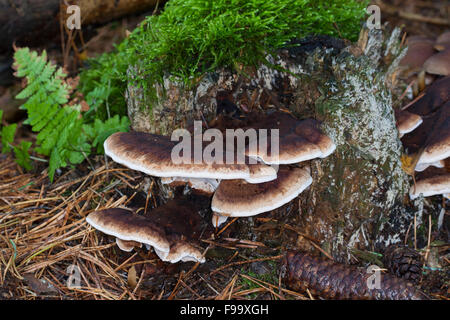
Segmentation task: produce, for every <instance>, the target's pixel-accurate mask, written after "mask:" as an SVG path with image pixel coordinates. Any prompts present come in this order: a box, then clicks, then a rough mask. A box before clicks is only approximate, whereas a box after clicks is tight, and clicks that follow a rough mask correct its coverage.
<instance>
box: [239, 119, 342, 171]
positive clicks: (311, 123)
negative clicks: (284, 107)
mask: <svg viewBox="0 0 450 320" xmlns="http://www.w3.org/2000/svg"><path fill="white" fill-rule="evenodd" d="M249 128H252V129H256V130H261V129H267V130H268V131H270V130H273V129H278V130H279V154H278V157H279V159H277V158H276V156H275V157H273V155H272V153H271V152H272V141H271V139H270V138H267V139H266V140H265V142H266V143H267V146H268V148H267V151H268V152H265V151H264V150H261V149H260V148H258V150H255V149H251V148H249V147H247V151H246V154H247V155H248V156H249V157H255V158H259V159H261V160H262V161H264V162H265V163H270V164H292V163H299V162H302V161H307V160H311V159H314V158H325V157H327V156H329V155H330V154H331V153H332V152H333V151H334V150H335V148H336V146H335V145H334V143H333V141H332V140H331V139H330V138H329V137H327V136H326V135H325V134H323V133H322V131H321V129H320V122H319V121H317V120H314V119H305V120H297V119H296V118H294V117H293V116H292V115H291V114H289V113H286V112H280V111H278V112H273V113H270V114H267V115H264V116H260V117H259V118H257V119H256V120H255V121H251V122H250V123H249V125H248V126H247V127H245V128H244V129H249ZM268 135H269V133H268ZM259 138H260V140H264V139H261V137H259Z"/></svg>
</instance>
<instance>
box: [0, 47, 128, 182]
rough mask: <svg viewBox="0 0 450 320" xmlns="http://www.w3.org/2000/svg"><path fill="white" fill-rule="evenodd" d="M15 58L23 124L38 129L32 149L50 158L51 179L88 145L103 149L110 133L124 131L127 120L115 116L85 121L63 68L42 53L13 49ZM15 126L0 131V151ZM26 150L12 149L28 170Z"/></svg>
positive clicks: (81, 156) (22, 146) (82, 157)
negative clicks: (23, 82) (24, 116)
mask: <svg viewBox="0 0 450 320" xmlns="http://www.w3.org/2000/svg"><path fill="white" fill-rule="evenodd" d="M14 60H15V62H14V65H13V66H14V68H15V69H16V70H17V72H16V76H17V77H21V78H22V77H24V78H25V79H26V83H27V85H26V87H25V88H24V89H23V90H22V91H21V92H20V93H19V94H18V95H17V96H16V98H18V99H24V100H25V103H24V104H23V105H22V106H21V108H22V109H24V110H26V111H27V114H28V118H27V119H26V121H25V122H24V124H28V125H30V126H31V129H32V130H33V131H34V132H37V133H38V134H37V137H36V145H37V147H36V148H35V151H36V152H37V153H39V154H42V155H44V156H49V157H50V159H49V173H48V174H49V177H50V180H51V181H53V178H54V174H55V171H56V169H58V168H61V167H66V166H68V165H75V164H79V163H81V162H83V161H84V160H85V159H86V158H87V157H88V156H89V155H90V154H91V150H92V147H95V148H96V149H97V151H101V152H102V151H103V150H102V149H101V147H99V145H102V144H103V142H104V140H105V139H106V138H107V137H108V135H110V134H112V133H114V132H116V131H127V130H128V127H129V122H128V119H127V118H122V119H121V118H120V117H118V116H117V117H113V118H110V119H107V120H106V121H104V122H103V121H101V120H99V119H94V120H93V121H91V122H86V121H85V119H84V117H83V112H82V111H81V106H80V105H79V104H73V103H70V94H71V92H72V91H73V90H74V88H72V87H70V86H69V84H68V82H67V81H66V80H67V79H66V77H67V75H66V74H65V73H64V71H63V69H62V68H58V67H57V66H56V65H55V64H53V63H51V62H48V61H47V54H46V52H45V51H44V52H43V53H42V55H38V54H37V52H35V51H30V50H29V49H28V48H21V49H18V50H16V52H15V54H14ZM15 126H16V125H11V126H8V127H4V128H3V129H2V145H3V150H2V152H9V151H10V150H11V149H10V144H11V143H12V141H13V139H14V132H15ZM3 131H4V132H3ZM30 148H31V143H30V142H22V143H21V144H20V146H16V147H14V154H15V156H16V161H17V163H18V164H20V165H21V166H23V167H24V168H25V169H27V170H29V169H31V162H30V158H29V152H30Z"/></svg>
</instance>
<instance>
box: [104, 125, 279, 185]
mask: <svg viewBox="0 0 450 320" xmlns="http://www.w3.org/2000/svg"><path fill="white" fill-rule="evenodd" d="M176 146H177V143H176V142H174V141H171V140H170V137H167V136H161V135H156V134H151V133H145V132H117V133H114V134H113V135H111V136H109V137H108V139H106V141H105V143H104V148H105V154H106V155H108V156H110V157H111V158H112V159H113V160H114V161H115V162H117V163H120V164H122V165H124V166H127V167H129V168H131V169H134V170H138V171H141V172H143V173H146V174H148V175H151V176H156V177H183V178H201V179H203V178H207V179H245V180H247V181H249V182H260V181H264V182H265V181H270V180H273V179H275V178H276V171H275V169H274V168H272V167H270V166H267V165H264V164H258V163H257V164H248V162H246V163H237V162H235V163H226V161H225V160H224V159H223V158H222V161H221V162H222V163H218V162H213V163H209V162H205V161H200V162H199V161H198V160H197V159H195V152H192V154H191V155H189V156H188V157H189V158H188V159H186V160H187V161H182V162H177V163H175V162H174V161H173V160H172V152H173V150H175V148H176ZM222 156H223V157H224V158H226V156H227V153H225V152H224V153H223V155H222ZM232 156H234V157H236V156H237V155H236V154H234V155H232Z"/></svg>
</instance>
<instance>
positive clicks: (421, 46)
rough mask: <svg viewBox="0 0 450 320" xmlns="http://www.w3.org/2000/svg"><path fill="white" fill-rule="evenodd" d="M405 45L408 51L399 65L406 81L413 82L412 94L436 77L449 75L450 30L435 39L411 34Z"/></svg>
mask: <svg viewBox="0 0 450 320" xmlns="http://www.w3.org/2000/svg"><path fill="white" fill-rule="evenodd" d="M406 45H407V46H408V51H407V53H406V55H405V57H404V58H403V59H402V61H401V62H400V66H401V67H402V73H403V75H404V76H405V77H406V78H407V79H408V80H409V81H408V82H411V83H412V84H413V85H412V86H411V87H412V94H413V96H417V95H418V94H419V92H420V91H422V90H423V89H425V86H426V85H429V84H431V83H432V82H433V81H434V79H435V78H436V77H439V76H449V75H450V31H447V32H444V33H443V34H441V35H440V36H439V37H438V38H436V39H432V38H428V37H425V36H411V37H409V38H408V39H407V40H406Z"/></svg>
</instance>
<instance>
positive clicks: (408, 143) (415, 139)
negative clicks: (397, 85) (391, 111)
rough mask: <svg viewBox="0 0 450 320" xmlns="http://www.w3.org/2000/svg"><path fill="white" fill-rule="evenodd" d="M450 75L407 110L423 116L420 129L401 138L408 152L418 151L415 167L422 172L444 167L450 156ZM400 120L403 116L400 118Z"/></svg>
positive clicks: (415, 152) (418, 127)
mask: <svg viewBox="0 0 450 320" xmlns="http://www.w3.org/2000/svg"><path fill="white" fill-rule="evenodd" d="M449 85H450V77H446V78H443V79H441V80H438V81H436V82H435V83H434V84H433V85H432V86H431V87H429V88H428V89H427V90H426V91H425V92H424V95H423V97H422V98H420V99H419V100H417V101H416V102H415V103H413V104H412V105H411V106H409V107H408V108H407V109H406V110H403V111H400V112H396V115H397V114H399V113H404V112H409V113H410V114H412V115H416V116H417V117H419V116H420V117H421V118H422V119H423V121H422V123H421V124H420V125H419V126H416V128H417V129H415V130H413V131H412V130H411V131H410V132H408V133H405V135H404V136H403V137H402V143H403V146H404V147H405V148H406V149H407V150H408V152H409V153H412V154H416V157H417V161H416V165H415V170H416V171H418V172H422V171H424V170H425V169H427V168H428V167H430V166H434V167H437V168H442V167H444V161H445V159H447V158H448V157H449V156H450V100H449V98H450V97H449V91H448V86H449ZM397 119H398V120H397V121H401V117H400V116H399V117H397Z"/></svg>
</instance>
